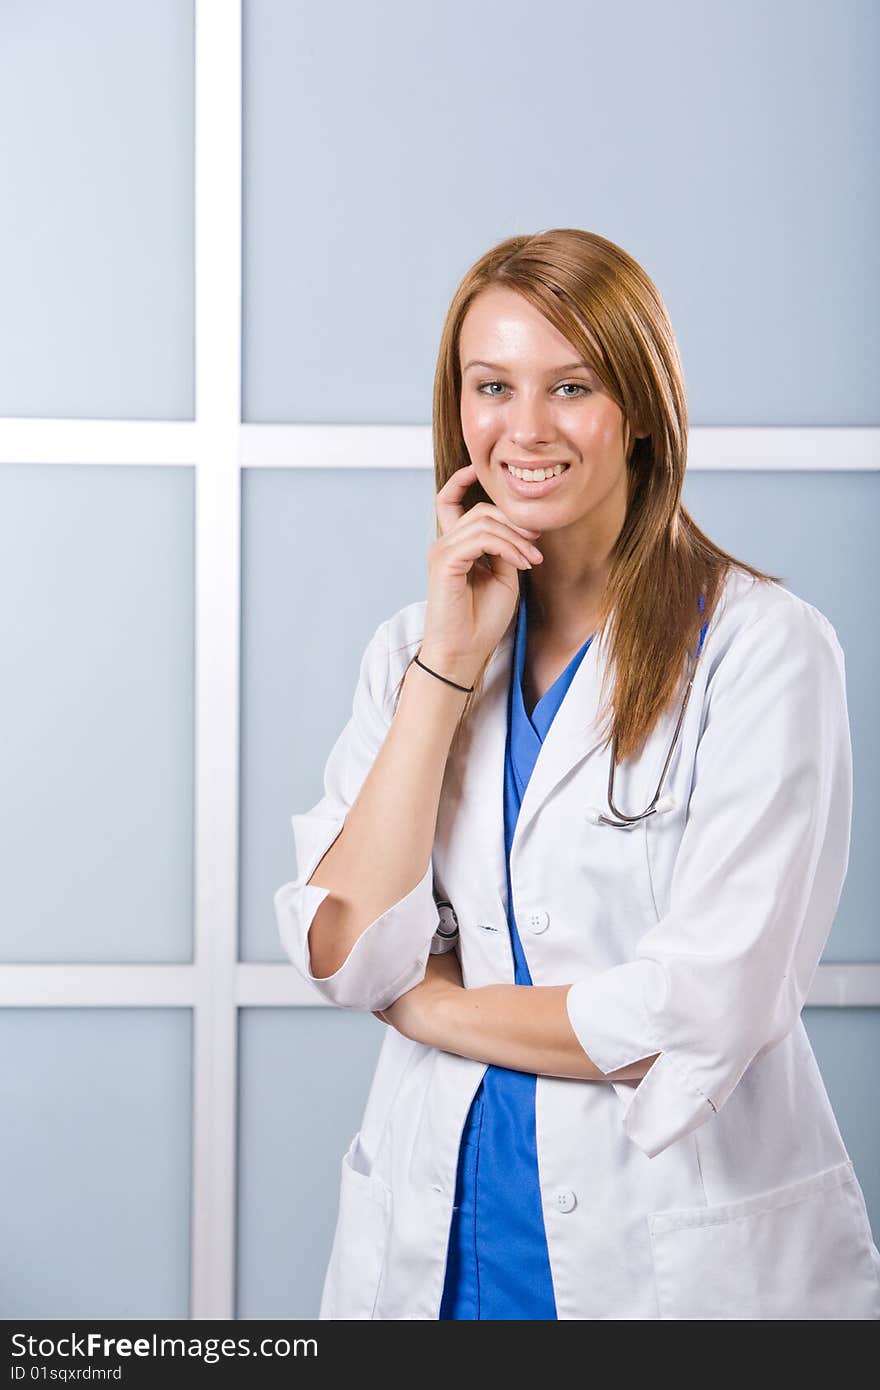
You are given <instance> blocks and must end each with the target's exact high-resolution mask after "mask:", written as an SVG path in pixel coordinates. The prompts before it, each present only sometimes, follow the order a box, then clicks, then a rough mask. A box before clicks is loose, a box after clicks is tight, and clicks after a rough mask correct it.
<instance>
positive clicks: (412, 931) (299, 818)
mask: <svg viewBox="0 0 880 1390" xmlns="http://www.w3.org/2000/svg"><path fill="white" fill-rule="evenodd" d="M389 670H390V652H389V647H388V623H387V622H384V623H382V624H381V625H380V626H379V627H378V628H377V629H376V632H375V633H374V634H373V637H372V638H371V639H370V642H369V643H368V645H367V648H366V650H365V652H364V655H363V657H362V660H361V665H360V673H359V677H358V682H357V686H356V689H355V693H354V700H353V703H352V713H351V718H350V719H349V721H348V723H347V724H346V726H345V728H344V729H343V730H342V732H341V734H340V735H339V737H338V738H337V740H336V742H335V744H334V745H333V748H332V749H331V751H330V754H329V757H328V758H327V762H326V765H325V768H324V794H323V796H322V797H321V799H320V800H319V801H318V802H317V803H316V804H315V805H314V806H313V807H312V808H311V810H309V811H305V812H303V813H302V814H297V815H294V816H292V817H291V824H292V826H293V835H294V843H295V849H296V868H297V876H296V878H294V879H292V880H291V882H290V883H285V884H283V885H282V886H281V887H280V888H279V889H278V890H277V892H276V893H275V895H274V897H273V904H274V908H275V916H276V920H277V923H278V930H279V933H280V936H281V941H282V944H283V946H284V949H285V951H286V952H287V954H288V956H289V957H290V959H291V961H292V962H293V964H294V966H295V967H296V969H297V970H298V971H299V973H300V974H301V975H302V976H303V978H304V979H306V980H307V981H308V982H309V983H310V984H311V985H313V986H314V987H315V989H316V990H318V992H319V993H320V994H322V995H323V996H324V998H325V999H327V1000H328V1001H329V1002H330V1003H331V1004H335V1005H337V1006H338V1007H340V1008H348V1009H364V1010H367V1009H370V1010H374V1009H384V1008H387V1007H388V1005H389V1004H391V1003H392V1002H393V1001H394V1000H395V999H397V998H398V996H399V995H401V994H403V993H404V992H405V991H406V990H408V989H412V988H413V986H414V985H417V984H418V983H419V981H420V980H422V979H424V976H425V968H426V965H427V960H428V956H429V954H430V949H431V938H432V936H433V934H434V931H435V929H436V927H437V920H438V914H437V908H436V904H435V901H434V894H433V872H432V864H431V861H430V860H429V862H428V866H427V868H426V870H425V872H424V874H423V875H422V877H421V879H420V880H419V882H418V883H417V884H416V885H415V886H414V887H413V888H412V890H411V891H410V892H409V893H407V894H406V896H405V897H403V898H401V899H399V900H398V901H397V902H396V903H393V904H392V906H391V907H389V908H388V910H387V911H386V912H383V913H382V914H381V916H379V917H377V918H376V919H375V920H374V921H373V922H371V923H370V925H369V926H368V927H367V928H366V930H365V931H364V932H363V933H362V935H361V936H360V937H359V938H358V940H357V941H356V942H355V944H354V946H353V947H352V949H351V950H350V951H349V953H348V955H347V956H346V958H345V960H344V961H343V962H342V964H341V965H340V967H339V969H338V970H336V971H335V972H334V973H333V974H332V975H326V976H316V975H314V974H313V973H312V968H311V958H310V954H309V928H310V927H311V925H312V921H313V920H314V917H315V913H316V912H317V910H318V908H319V907H320V905H321V903H322V902H323V901H324V899H325V898H326V897H327V894H328V892H329V891H330V890H329V889H327V888H319V887H318V886H317V885H315V884H310V883H309V878H310V877H311V875H312V874H313V873H314V871H315V869H316V868H317V866H318V864H319V862H320V861H321V859H322V858H323V857H324V855H325V854H326V852H327V850H328V849H329V848H330V846H331V845H332V844H333V842H334V840H336V839H337V837H338V836H339V834H340V833H341V831H342V828H343V826H344V824H345V818H346V816H347V814H348V812H349V810H350V808H351V806H352V805H353V803H354V801H355V798H356V797H357V795H358V792H359V791H360V789H361V787H362V786H363V783H364V781H365V780H366V777H367V774H368V772H369V771H370V768H371V767H372V765H373V763H374V761H375V759H376V755H377V754H378V752H379V750H380V748H381V747H382V744H383V742H384V740H385V736H386V734H387V732H388V729H389V727H390V725H391V718H392V715H393V709H392V708H391V703H390V702H391V700H392V697H393V691H391V690H390V689H389V684H390V680H389Z"/></svg>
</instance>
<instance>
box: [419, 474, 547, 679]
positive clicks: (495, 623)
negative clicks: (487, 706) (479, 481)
mask: <svg viewBox="0 0 880 1390" xmlns="http://www.w3.org/2000/svg"><path fill="white" fill-rule="evenodd" d="M475 481H476V469H475V467H474V465H473V464H470V463H469V464H465V466H464V467H463V468H458V469H456V471H455V472H454V473H453V474H451V476H450V477H449V478H448V479H447V480H446V482H445V483H444V485H443V487H442V488H441V489H440V491H439V492H438V493H437V496H436V498H435V506H436V511H437V524H438V529H439V531H440V535H439V537H438V539H437V540H436V541H434V543H433V544H432V545H431V547H430V550H429V552H428V603H427V608H426V610H425V632H424V637H423V639H422V649H421V653H420V654H423V655H424V659H425V662H426V663H427V664H428V665H432V664H433V663H436V665H435V667H434V669H436V670H439V671H440V672H441V673H442V674H443V675H445V676H448V677H449V679H451V680H457V681H459V682H461V681H464V683H465V684H468V685H470V684H472V683H473V678H474V675H475V673H476V672H477V671H479V670H480V667H481V665H482V663H483V662H484V660H485V659H486V657H487V656H489V655H490V654H491V653H492V652H493V651H494V650H495V648H496V647H497V645H498V642H499V640H500V639H501V637H502V636H503V634H504V632H505V631H506V629H507V627H508V625H509V623H510V619H511V616H512V614H513V611H514V609H515V607H516V603H517V599H518V598H519V578H518V572H519V570H521V569H527V568H529V567H530V566H531V565H533V564H539V563H540V562H541V560H542V559H543V556H542V554H541V551H540V550H538V549H537V547H536V546H535V545H534V543H533V542H534V540H535V539H536V538H537V537H538V536H539V535H540V532H539V531H535V530H532V529H530V528H526V527H524V526H518V525H517V524H516V523H515V522H513V521H511V520H510V517H509V516H507V515H506V513H505V512H503V511H502V509H501V508H500V507H497V506H495V505H494V504H493V503H491V502H478V503H477V504H476V505H475V506H473V507H471V508H470V510H469V511H465V510H464V504H463V498H464V495H465V493H466V492H467V491H468V489H469V488H470V487H472V486H473V484H474V482H475Z"/></svg>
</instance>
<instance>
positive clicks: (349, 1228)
mask: <svg viewBox="0 0 880 1390" xmlns="http://www.w3.org/2000/svg"><path fill="white" fill-rule="evenodd" d="M390 1217H391V1191H390V1189H389V1188H388V1187H387V1186H386V1184H385V1183H384V1182H382V1180H381V1178H378V1177H376V1176H375V1175H374V1174H373V1173H372V1172H371V1171H370V1169H369V1166H368V1164H367V1162H366V1158H365V1155H364V1152H363V1149H362V1147H361V1136H360V1131H358V1133H357V1134H356V1135H355V1136H354V1138H353V1139H352V1141H351V1144H350V1145H349V1147H348V1150H347V1152H346V1153H345V1154H344V1155H343V1158H342V1163H341V1180H340V1185H339V1215H338V1217H337V1221H336V1234H335V1236H334V1238H333V1248H332V1250H331V1252H330V1262H329V1264H328V1266H327V1275H326V1279H325V1288H324V1296H323V1299H322V1305H323V1306H322V1311H321V1316H322V1317H326V1318H339V1319H355V1318H372V1316H373V1311H374V1309H375V1306H376V1297H377V1295H378V1292H379V1281H380V1279H381V1277H382V1270H383V1268H384V1264H385V1255H386V1250H387V1245H388V1229H389V1223H390Z"/></svg>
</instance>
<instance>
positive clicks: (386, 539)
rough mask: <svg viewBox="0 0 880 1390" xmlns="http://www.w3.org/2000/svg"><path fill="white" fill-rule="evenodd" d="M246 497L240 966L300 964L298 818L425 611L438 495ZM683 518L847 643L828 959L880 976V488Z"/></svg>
mask: <svg viewBox="0 0 880 1390" xmlns="http://www.w3.org/2000/svg"><path fill="white" fill-rule="evenodd" d="M244 489H245V496H244V503H245V505H244V509H243V523H242V534H243V545H244V556H243V567H242V593H243V603H244V609H243V647H242V661H243V667H242V681H243V701H242V838H241V845H242V864H241V872H242V877H241V942H242V958H243V959H245V960H286V959H287V958H286V956H285V955H284V953H283V951H282V948H281V944H280V942H279V940H278V929H277V923H276V921H275V917H274V913H273V908H272V894H273V893H274V891H275V890H276V889H277V888H278V887H279V886H280V885H281V884H282V883H284V882H286V881H287V880H288V879H289V878H291V877H292V876H293V871H294V869H295V855H294V851H293V834H292V831H291V828H290V816H291V814H292V813H293V812H295V811H302V810H305V809H306V808H307V807H308V806H310V805H312V804H313V803H314V802H315V801H316V800H317V799H318V797H319V796H320V794H321V787H322V782H321V778H322V773H323V768H324V763H325V761H326V758H327V754H328V753H329V751H330V748H331V747H332V744H333V741H334V739H335V737H336V735H337V734H338V733H339V731H340V730H341V729H342V727H343V725H344V724H345V722H346V720H347V719H348V717H349V714H350V711H351V699H352V694H353V691H354V686H355V682H356V679H357V672H358V665H359V662H360V657H361V654H362V652H363V648H364V646H365V645H366V643H367V641H368V639H369V637H370V636H371V635H372V633H373V631H374V630H375V628H376V626H377V625H378V624H379V622H381V621H382V619H383V618H386V617H388V616H389V615H390V614H391V613H393V612H394V611H395V610H396V609H397V608H399V607H402V606H403V604H405V603H411V602H414V601H416V600H420V599H423V598H424V597H425V596H426V594H427V570H426V565H427V550H428V546H429V545H430V543H431V541H432V540H433V535H434V532H433V524H434V523H433V496H434V482H433V474H432V473H430V472H428V471H427V470H414V471H412V472H409V471H406V470H405V471H397V470H376V471H373V470H365V471H349V470H312V469H300V470H297V469H289V470H285V469H263V470H260V469H256V470H248V471H247V473H246V475H245V481H244ZM685 503H686V505H687V506H688V508H689V509H690V511H691V513H692V515H693V516H694V518H695V520H696V522H697V524H698V525H700V526H702V528H703V529H704V530H705V531H706V532H707V533H708V534H709V535H710V536H711V537H712V538H713V539H714V540H715V541H716V542H717V543H718V544H720V545H721V546H723V547H724V548H725V549H727V550H729V551H730V552H731V553H732V554H733V555H735V556H737V557H738V558H740V559H744V560H746V561H747V562H749V563H751V564H754V565H756V566H757V567H758V568H764V569H767V570H769V572H770V573H774V574H777V575H779V576H781V577H782V579H783V582H784V583H785V585H786V587H787V588H789V589H791V590H792V591H793V592H795V593H797V594H799V595H800V596H801V597H803V598H805V599H806V600H807V601H808V602H809V603H813V604H815V605H816V606H817V607H818V608H820V609H821V610H822V612H824V613H825V614H827V616H828V618H829V619H830V620H831V622H832V623H833V624H834V626H835V628H836V629H837V633H838V636H839V638H840V641H841V644H842V646H843V649H844V653H845V656H846V668H847V682H848V692H849V713H850V724H851V728H852V741H853V755H854V763H855V770H854V782H855V788H854V813H853V835H852V848H851V853H850V866H849V872H848V875H847V880H846V883H845V885H844V890H843V895H842V898H841V903H840V908H839V911H838V914H837V919H836V921H835V924H834V927H833V928H832V932H831V937H830V940H829V943H828V947H827V950H826V953H825V959H826V960H828V961H858V960H874V961H878V960H880V930H878V926H877V914H876V907H875V904H876V901H877V898H878V896H880V865H878V859H877V855H876V852H875V846H876V844H877V843H878V839H880V727H878V721H877V720H876V718H875V717H874V715H875V711H876V706H877V691H878V688H880V636H878V634H880V554H878V550H877V546H876V536H877V534H878V530H880V475H878V474H877V473H821V472H817V473H788V472H785V473H783V472H774V473H754V472H742V473H732V472H730V473H728V472H723V473H714V472H713V473H710V472H702V473H691V474H689V475H688V479H687V483H686V486H685ZM842 553H845V554H846V555H847V566H846V567H843V566H841V565H840V563H839V557H840V555H841V554H842ZM352 576H356V577H357V578H356V581H353V578H352Z"/></svg>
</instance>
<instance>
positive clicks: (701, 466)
mask: <svg viewBox="0 0 880 1390" xmlns="http://www.w3.org/2000/svg"><path fill="white" fill-rule="evenodd" d="M197 274H198V271H197ZM216 346H217V345H216V344H215V348H216ZM202 424H203V421H202V420H201V419H200V420H199V421H198V422H192V423H190V422H188V421H181V422H179V423H178V422H176V421H164V420H159V421H155V420H26V419H18V418H13V417H10V416H4V417H0V463H71V464H75V463H112V464H132V463H140V464H143V463H155V464H192V463H194V461H195V458H196V455H197V454H199V453H200V452H201V453H204V448H203V446H201V445H200V442H199V441H200V439H201V436H202V435H203V433H204V431H203V428H202ZM235 432H236V438H237V440H238V456H239V463H240V465H241V467H242V468H429V469H432V468H433V466H434V463H433V446H432V441H431V427H430V425H241V426H240V427H239V425H238V421H236V431H235ZM691 469H693V470H694V471H696V472H698V473H699V472H706V471H708V472H715V471H719V470H730V471H732V472H738V471H739V472H751V471H762V470H767V471H775V470H783V471H791V470H795V471H807V472H811V471H814V470H821V471H826V472H854V471H861V472H864V471H874V470H877V469H880V429H873V428H862V427H855V426H854V427H853V428H851V429H850V428H842V429H837V428H825V427H816V428H815V429H789V428H783V427H780V428H778V429H777V428H773V429H750V428H745V427H743V428H736V429H715V428H713V427H711V426H704V427H702V428H701V427H699V426H694V427H693V428H692V429H691V431H690V434H689V444H688V470H689V471H690V470H691Z"/></svg>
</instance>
